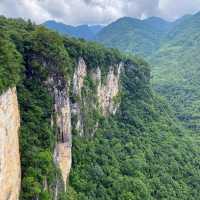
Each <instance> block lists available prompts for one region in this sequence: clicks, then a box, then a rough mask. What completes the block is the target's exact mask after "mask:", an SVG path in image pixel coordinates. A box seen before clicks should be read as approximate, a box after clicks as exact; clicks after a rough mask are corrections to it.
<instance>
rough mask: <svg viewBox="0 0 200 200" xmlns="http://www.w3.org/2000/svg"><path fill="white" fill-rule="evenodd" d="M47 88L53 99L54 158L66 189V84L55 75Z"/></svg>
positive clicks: (68, 157) (68, 112)
mask: <svg viewBox="0 0 200 200" xmlns="http://www.w3.org/2000/svg"><path fill="white" fill-rule="evenodd" d="M48 86H49V88H50V90H51V94H52V95H53V99H54V115H55V119H54V120H55V122H53V123H52V124H54V126H55V128H56V130H57V131H56V135H57V141H56V147H55V153H54V158H55V162H56V164H57V165H58V167H59V168H60V171H61V175H62V179H63V182H64V186H65V188H66V184H67V179H68V176H69V172H70V169H71V162H72V156H71V146H72V135H71V107H70V100H69V95H68V84H67V82H66V81H65V80H64V78H63V77H62V76H56V75H55V76H53V77H51V78H49V80H48ZM54 120H53V121H54Z"/></svg>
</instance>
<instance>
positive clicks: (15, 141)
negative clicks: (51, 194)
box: [0, 88, 21, 200]
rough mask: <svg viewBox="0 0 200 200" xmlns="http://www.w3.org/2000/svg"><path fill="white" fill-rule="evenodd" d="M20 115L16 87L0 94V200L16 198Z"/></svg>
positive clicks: (17, 194) (18, 178)
mask: <svg viewBox="0 0 200 200" xmlns="http://www.w3.org/2000/svg"><path fill="white" fill-rule="evenodd" d="M19 127H20V116H19V108H18V101H17V95H16V89H15V88H12V89H8V90H7V91H6V92H5V93H3V94H2V95H1V96H0V200H18V199H19V191H20V185H21V168H20V154H19Z"/></svg>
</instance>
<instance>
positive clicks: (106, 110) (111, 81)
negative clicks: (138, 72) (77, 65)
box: [92, 63, 123, 116]
mask: <svg viewBox="0 0 200 200" xmlns="http://www.w3.org/2000/svg"><path fill="white" fill-rule="evenodd" d="M122 67H123V63H120V64H118V65H116V66H110V67H109V72H108V74H107V76H106V80H105V82H103V83H102V81H101V70H100V68H99V67H98V68H96V70H95V71H93V72H92V79H93V81H95V82H96V84H97V97H98V101H99V105H100V107H101V109H102V114H103V115H104V116H107V115H109V114H115V112H116V110H117V108H118V105H115V102H114V100H113V98H114V97H116V96H117V95H118V93H119V91H120V73H121V70H122Z"/></svg>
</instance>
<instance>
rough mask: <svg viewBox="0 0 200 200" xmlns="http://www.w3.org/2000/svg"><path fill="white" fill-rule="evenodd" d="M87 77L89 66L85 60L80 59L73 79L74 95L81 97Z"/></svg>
mask: <svg viewBox="0 0 200 200" xmlns="http://www.w3.org/2000/svg"><path fill="white" fill-rule="evenodd" d="M86 75H87V66H86V64H85V61H84V60H83V58H79V60H78V66H77V68H76V69H75V72H74V77H73V94H75V95H78V96H81V89H82V87H83V84H84V78H85V77H86Z"/></svg>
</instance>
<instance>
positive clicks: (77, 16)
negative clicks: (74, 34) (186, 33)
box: [0, 0, 200, 25]
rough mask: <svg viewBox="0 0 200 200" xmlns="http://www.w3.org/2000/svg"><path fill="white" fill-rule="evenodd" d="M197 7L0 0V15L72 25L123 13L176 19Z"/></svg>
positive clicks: (171, 2) (166, 2) (151, 1)
mask: <svg viewBox="0 0 200 200" xmlns="http://www.w3.org/2000/svg"><path fill="white" fill-rule="evenodd" d="M198 11H200V0H0V15H4V16H6V17H12V18H18V17H21V18H24V19H31V20H32V21H34V22H36V23H37V24H40V23H43V22H44V21H47V20H56V21H59V22H63V23H65V24H70V25H80V24H90V25H92V24H108V23H110V22H112V21H115V20H116V19H118V18H121V17H124V16H129V17H136V18H140V19H144V18H147V17H151V16H159V17H162V18H164V19H166V20H175V19H177V18H179V17H181V16H183V15H185V14H193V13H195V12H198Z"/></svg>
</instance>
